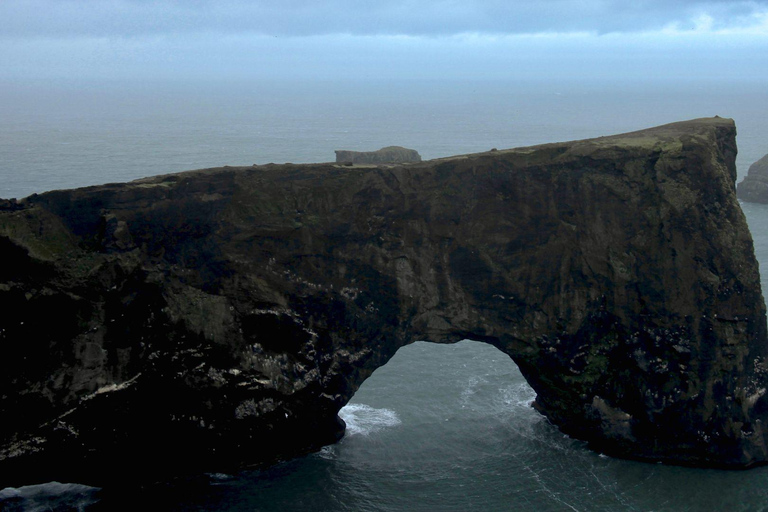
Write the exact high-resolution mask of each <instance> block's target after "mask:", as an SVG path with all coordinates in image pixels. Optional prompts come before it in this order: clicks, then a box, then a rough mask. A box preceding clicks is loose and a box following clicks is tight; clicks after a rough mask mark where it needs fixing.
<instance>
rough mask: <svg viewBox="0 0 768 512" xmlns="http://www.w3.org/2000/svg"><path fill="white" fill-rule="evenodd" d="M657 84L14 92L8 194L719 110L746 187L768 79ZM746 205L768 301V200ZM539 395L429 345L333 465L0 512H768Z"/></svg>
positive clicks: (454, 148)
mask: <svg viewBox="0 0 768 512" xmlns="http://www.w3.org/2000/svg"><path fill="white" fill-rule="evenodd" d="M652 78H653V77H649V81H648V82H647V83H644V84H637V83H625V84H621V83H613V84H597V83H595V84H586V83H571V84H569V83H540V84H536V83H516V82H504V83H502V82H481V81H466V82H447V83H445V82H437V81H432V82H419V81H400V82H392V83H367V82H366V81H365V80H363V79H361V80H359V81H357V82H343V83H342V82H322V83H312V84H309V83H271V82H263V83H249V84H244V83H239V84H238V83H226V84H217V83H213V82H212V83H209V84H205V85H200V84H197V85H187V84H146V83H145V84H133V85H127V84H114V83H102V84H87V85H84V84H76V83H71V84H44V83H34V84H24V85H23V86H21V85H14V84H10V83H2V82H0V197H5V198H8V197H17V198H20V197H24V196H27V195H29V194H33V193H39V192H43V191H46V190H51V189H58V188H73V187H81V186H88V185H94V184H100V183H107V182H118V181H127V180H132V179H137V178H141V177H144V176H149V175H155V174H164V173H169V172H178V171H183V170H189V169H197V168H205V167H213V166H222V165H250V164H253V163H258V164H262V163H268V162H276V163H283V162H294V163H303V162H322V161H332V160H333V159H334V153H333V152H334V150H335V149H352V150H373V149H378V148H380V147H383V146H388V145H402V146H406V147H410V148H414V149H417V150H418V151H419V152H420V153H421V155H422V156H423V157H424V158H426V159H428V158H436V157H441V156H448V155H453V154H462V153H471V152H479V151H487V150H489V149H491V148H493V147H496V148H499V149H502V148H510V147H519V146H527V145H532V144H538V143H545V142H555V141H563V140H573V139H582V138H588V137H594V136H600V135H609V134H613V133H620V132H625V131H631V130H637V129H642V128H647V127H650V126H655V125H659V124H664V123H668V122H674V121H679V120H685V119H691V118H696V117H709V116H714V115H720V116H722V117H732V118H734V119H735V121H736V124H737V127H738V130H739V135H738V144H739V151H740V152H739V156H738V160H737V165H738V170H739V175H740V179H742V178H743V177H744V176H745V175H746V172H747V168H748V167H749V165H750V164H751V163H752V162H754V161H756V160H757V159H759V158H760V157H761V156H763V155H764V154H766V153H768V87H766V86H765V84H739V83H736V82H725V81H718V79H717V77H714V78H713V81H712V83H707V84H700V83H699V84H693V83H684V82H680V83H677V84H672V85H670V84H661V83H654V82H653V79H652ZM742 208H743V209H744V213H745V214H746V217H747V220H748V222H749V226H750V229H751V231H752V235H753V237H754V240H755V251H756V255H757V258H758V261H759V262H760V265H761V268H762V269H764V271H763V274H762V284H763V288H764V289H768V270H766V269H768V205H757V204H748V203H744V204H742ZM534 396H535V395H534V393H533V391H532V390H531V388H530V387H529V386H528V385H527V384H526V382H525V380H524V379H523V377H522V376H521V375H520V372H519V371H518V369H517V367H516V366H515V364H514V363H513V362H512V361H511V360H510V359H509V358H508V357H507V356H506V355H504V354H502V353H501V352H499V351H498V350H497V349H495V348H493V347H491V346H489V345H485V344H482V343H477V342H473V341H470V340H466V341H462V342H460V343H457V344H454V345H436V344H429V343H424V342H416V343H413V344H412V345H409V346H407V347H404V348H402V349H400V351H399V352H398V353H397V354H396V355H395V357H394V358H393V359H392V360H391V361H390V362H389V363H387V364H386V365H385V366H383V367H381V368H380V369H378V370H377V371H376V372H375V373H374V374H373V375H372V376H371V377H370V378H369V379H368V380H367V381H366V382H365V383H364V384H363V386H362V387H361V388H360V390H359V391H358V393H357V394H356V395H355V396H354V398H353V399H352V401H351V402H350V404H348V405H347V406H346V407H345V408H344V409H342V411H341V415H342V417H343V418H344V420H345V421H346V422H347V433H346V435H345V437H344V438H343V439H342V440H341V441H340V442H339V443H337V444H336V445H333V446H328V447H325V448H324V449H322V450H321V451H320V452H318V453H315V454H312V455H308V456H306V457H302V458H299V459H295V460H291V461H287V462H283V463H281V464H278V465H276V466H274V467H272V468H270V469H268V470H264V471H248V472H243V473H240V474H235V475H224V474H207V475H201V476H200V477H199V478H196V479H192V480H191V481H184V482H168V483H165V484H161V485H158V486H156V487H153V488H151V489H146V490H143V491H135V490H134V491H131V492H129V493H126V492H124V491H115V490H111V489H97V488H93V487H87V486H84V485H81V484H79V483H78V482H51V483H47V484H42V485H30V486H26V487H20V488H7V489H2V490H0V509H1V510H34V511H38V510H39V511H47V510H57V511H62V510H115V509H125V508H126V507H131V508H137V509H138V508H153V509H158V510H233V511H235V510H237V511H246V510H247V511H273V510H274V511H293V510H317V511H350V512H351V511H400V510H413V511H441V510H445V511H452V510H455V511H463V510H484V511H486V510H532V511H534V510H535V511H587V510H589V511H592V510H598V511H600V510H605V511H609V510H610V511H622V510H627V511H651V510H653V511H698V510H729V511H760V510H768V467H764V468H757V469H752V470H748V471H720V470H706V469H692V468H680V467H674V466H667V465H662V464H648V463H639V462H632V461H625V460H619V459H614V458H610V457H606V456H604V455H601V454H599V453H595V452H592V451H590V450H589V449H587V448H586V446H585V444H584V443H582V442H580V441H576V440H573V439H570V438H568V437H566V436H564V435H563V434H562V433H560V432H559V431H558V430H557V428H555V427H554V426H552V425H551V424H549V423H548V422H547V421H546V419H544V418H543V417H542V416H540V415H539V414H538V413H536V412H535V411H534V410H533V409H532V408H531V407H530V403H531V401H532V400H533V399H534ZM115 463H116V464H119V461H115ZM138 470H139V471H140V470H141V469H140V468H138Z"/></svg>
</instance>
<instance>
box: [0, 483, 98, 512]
mask: <svg viewBox="0 0 768 512" xmlns="http://www.w3.org/2000/svg"><path fill="white" fill-rule="evenodd" d="M97 491H98V488H96V487H89V486H87V485H81V484H63V483H59V482H49V483H47V484H38V485H27V486H23V487H6V488H5V489H2V490H0V510H6V508H7V509H9V510H24V511H32V512H37V511H40V512H42V511H48V510H85V509H86V508H87V507H88V506H90V505H92V504H94V503H96V502H97V501H98V499H97V498H96V492H97Z"/></svg>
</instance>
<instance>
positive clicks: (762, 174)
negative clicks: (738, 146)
mask: <svg viewBox="0 0 768 512" xmlns="http://www.w3.org/2000/svg"><path fill="white" fill-rule="evenodd" d="M737 191H738V196H739V199H741V200H743V201H747V202H750V203H763V204H768V155H765V156H764V157H763V158H761V159H760V160H758V161H757V162H755V163H753V164H752V165H750V166H749V171H747V177H746V178H744V181H742V182H741V183H739V186H738V187H737Z"/></svg>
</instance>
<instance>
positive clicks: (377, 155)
mask: <svg viewBox="0 0 768 512" xmlns="http://www.w3.org/2000/svg"><path fill="white" fill-rule="evenodd" d="M413 162H421V155H419V152H418V151H416V150H415V149H408V148H403V147H400V146H387V147H386V148H381V149H379V150H377V151H347V150H343V149H337V150H336V163H340V164H373V165H377V164H405V163H413Z"/></svg>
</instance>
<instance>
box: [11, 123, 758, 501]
mask: <svg viewBox="0 0 768 512" xmlns="http://www.w3.org/2000/svg"><path fill="white" fill-rule="evenodd" d="M735 133H736V132H735V127H734V125H733V122H732V121H730V120H726V119H700V120H695V121H689V122H684V123H676V124H672V125H667V126H662V127H659V128H654V129H650V130H645V131H640V132H635V133H630V134H625V135H618V136H613V137H605V138H599V139H593V140H586V141H578V142H568V143H559V144H550V145H544V146H537V147H532V148H522V149H514V150H506V151H494V152H489V153H484V154H476V155H466V156H458V157H453V158H446V159H441V160H433V161H428V162H423V163H421V164H411V165H408V166H400V167H381V168H370V169H360V168H357V169H348V168H345V167H344V166H335V165H332V164H317V165H290V164H287V165H282V166H280V165H268V166H262V167H253V168H222V169H208V170H201V171H193V172H187V173H181V174H176V175H168V176H160V177H155V178H147V179H144V180H140V181H136V182H132V183H127V184H118V185H104V186H98V187H90V188H84V189H77V190H68V191H56V192H50V193H46V194H42V195H35V196H31V197H29V198H26V199H24V200H21V201H19V202H15V201H5V202H3V203H2V204H0V248H1V249H2V254H3V261H4V264H3V265H2V266H1V267H0V305H1V306H2V309H1V310H2V311H3V315H2V317H0V411H1V412H0V414H1V417H2V418H3V421H2V422H0V475H2V476H1V477H0V480H2V481H0V487H3V486H7V485H19V484H25V483H27V484H28V483H33V482H36V481H46V480H53V479H57V480H66V481H80V482H84V483H97V484H104V483H109V482H110V481H117V480H120V479H125V478H128V477H136V475H135V474H133V471H132V467H133V464H134V463H135V464H138V465H139V467H140V468H142V471H143V473H142V474H141V475H139V477H140V478H143V479H153V478H163V477H167V476H169V475H177V474H184V473H188V472H196V471H219V470H229V469H232V468H236V467H239V466H242V465H244V464H258V463H268V462H270V461H274V460H275V459H277V458H281V457H290V456H294V455H297V454H302V453H306V452H308V451H311V450H315V449H317V448H319V447H320V446H322V445H324V444H328V443H332V442H334V441H336V440H337V439H339V437H340V436H341V435H342V433H343V429H344V425H343V422H342V421H341V420H340V419H339V418H338V416H337V412H338V410H339V409H340V408H341V407H342V406H343V405H344V404H346V403H347V401H348V400H349V399H350V397H352V395H353V394H354V392H355V390H357V389H358V387H359V386H360V384H361V383H362V382H363V381H364V380H365V379H366V377H368V376H369V375H370V374H371V373H372V372H373V371H374V369H376V368H377V367H379V366H381V365H383V364H384V363H386V362H387V360H388V359H389V358H390V357H391V356H392V355H393V354H394V353H395V352H396V351H397V349H398V348H399V347H401V346H403V345H405V344H408V343H410V342H412V341H415V340H428V341H434V342H441V343H443V342H444V343H450V342H455V341H458V340H461V339H464V338H471V339H475V340H481V341H485V342H488V343H491V344H493V345H494V346H496V347H498V348H499V349H500V350H502V351H504V352H505V353H507V354H509V356H510V357H511V358H512V359H514V361H515V362H516V363H517V364H518V365H519V367H520V369H521V370H522V372H523V374H524V375H525V376H526V378H527V379H528V381H529V382H530V384H531V385H532V386H533V387H534V389H535V390H536V392H537V394H538V396H537V399H536V404H535V405H536V407H537V408H538V409H539V410H540V411H541V412H542V413H543V414H546V415H547V417H549V418H550V419H551V420H552V421H553V422H554V423H555V424H557V425H558V426H559V427H560V428H561V429H562V430H563V431H564V432H566V433H568V434H570V435H573V436H575V437H578V438H580V439H584V440H587V441H589V442H590V443H591V445H592V446H593V447H594V448H595V449H598V450H601V451H603V452H606V453H609V454H613V455H617V456H622V457H632V458H637V459H643V460H653V461H667V462H672V463H679V464H693V465H702V466H723V467H746V466H749V465H753V464H756V463H762V462H764V461H765V460H766V457H767V456H768V451H767V450H766V444H765V443H766V429H765V421H766V419H767V418H766V415H767V414H768V396H766V389H768V383H766V374H767V373H768V360H767V359H766V319H765V306H764V302H763V298H762V295H761V291H760V284H759V283H760V281H759V275H758V268H757V263H756V261H755V258H754V254H753V247H752V240H751V237H750V234H749V231H748V229H747V225H746V222H745V219H744V216H743V214H742V212H741V210H740V208H739V206H738V202H737V200H736V194H735V190H734V182H735V178H736V173H735V165H734V159H735V155H736V145H735Z"/></svg>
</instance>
